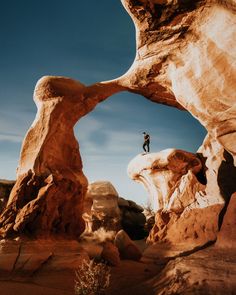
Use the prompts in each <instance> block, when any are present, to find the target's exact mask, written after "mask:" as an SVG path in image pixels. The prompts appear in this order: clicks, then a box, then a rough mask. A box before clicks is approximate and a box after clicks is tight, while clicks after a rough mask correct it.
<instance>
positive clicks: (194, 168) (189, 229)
mask: <svg viewBox="0 0 236 295" xmlns="http://www.w3.org/2000/svg"><path fill="white" fill-rule="evenodd" d="M201 173H202V164H201V161H200V160H199V158H198V157H197V156H196V155H195V154H192V153H188V152H185V151H182V150H175V149H167V150H164V151H161V152H159V153H152V154H147V155H138V156H137V157H136V158H134V159H133V160H132V161H131V162H130V164H129V166H128V174H129V176H130V177H131V178H132V179H133V180H135V181H137V182H140V183H142V184H143V185H144V187H145V188H146V189H147V191H148V192H149V194H150V196H151V197H152V201H153V204H154V208H155V210H156V211H157V213H156V216H155V225H154V227H153V228H152V230H151V232H150V234H149V238H148V241H149V242H151V243H153V242H158V241H161V242H168V243H172V244H174V245H176V244H178V245H180V244H183V245H184V244H185V243H186V242H188V246H189V247H190V248H194V247H197V246H200V245H203V244H205V243H207V242H209V241H214V240H215V239H216V234H217V232H218V216H219V213H220V211H221V209H222V207H223V204H224V201H223V199H222V198H221V199H217V198H214V196H212V195H207V194H206V185H205V184H202V183H201V182H199V180H198V178H197V177H200V176H201V175H200V174H201Z"/></svg>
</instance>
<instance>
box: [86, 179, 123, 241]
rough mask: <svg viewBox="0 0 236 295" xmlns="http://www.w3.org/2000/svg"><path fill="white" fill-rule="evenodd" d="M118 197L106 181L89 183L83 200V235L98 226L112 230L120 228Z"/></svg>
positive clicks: (98, 227)
mask: <svg viewBox="0 0 236 295" xmlns="http://www.w3.org/2000/svg"><path fill="white" fill-rule="evenodd" d="M118 197H119V196H118V193H117V191H116V189H115V188H114V186H113V185H112V184H111V183H110V182H108V181H96V182H93V183H90V184H89V186H88V191H87V194H86V196H85V200H84V211H85V212H84V214H83V219H84V221H85V231H84V233H83V236H84V237H85V236H86V235H90V234H92V233H93V232H94V231H97V230H99V229H100V228H103V229H104V230H105V231H114V232H116V231H118V230H119V229H120V228H121V225H120V222H121V212H120V209H119V206H118Z"/></svg>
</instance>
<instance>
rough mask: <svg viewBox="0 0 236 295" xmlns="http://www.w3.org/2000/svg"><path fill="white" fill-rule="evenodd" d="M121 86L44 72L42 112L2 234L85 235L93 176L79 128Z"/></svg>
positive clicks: (39, 97) (0, 221) (27, 142)
mask: <svg viewBox="0 0 236 295" xmlns="http://www.w3.org/2000/svg"><path fill="white" fill-rule="evenodd" d="M118 90H121V87H118V86H117V85H114V83H112V82H111V83H98V84H95V85H92V86H90V87H86V86H84V85H83V84H81V83H79V82H77V81H74V80H72V79H68V78H63V77H44V78H42V79H41V80H40V81H39V82H38V83H37V85H36V88H35V93H34V100H35V103H36V105H37V108H38V112H37V115H36V118H35V120H34V122H33V124H32V126H31V128H30V130H29V131H28V133H27V135H26V137H25V139H24V142H23V145H22V150H21V156H20V162H19V167H18V170H17V182H16V184H15V186H14V188H13V190H12V192H11V195H10V198H9V201H8V204H7V208H6V209H5V211H4V212H3V213H2V215H1V216H0V235H1V236H3V237H8V236H11V235H19V234H22V233H24V234H30V235H34V236H39V235H42V236H47V235H54V234H56V235H58V234H59V235H69V236H79V235H80V233H81V232H82V231H83V229H84V223H83V220H82V217H81V215H82V211H83V208H82V207H83V197H84V194H85V192H86V188H87V179H86V177H85V176H84V174H83V172H82V162H81V158H80V153H79V145H78V142H77V141H76V139H75V136H74V132H73V127H74V125H75V123H76V122H77V121H78V119H79V118H80V117H82V116H84V115H85V114H87V113H88V112H90V111H91V110H92V109H93V108H94V107H95V106H96V105H97V103H98V102H100V101H102V100H104V99H105V98H106V97H108V96H110V95H111V94H113V93H115V92H117V91H118Z"/></svg>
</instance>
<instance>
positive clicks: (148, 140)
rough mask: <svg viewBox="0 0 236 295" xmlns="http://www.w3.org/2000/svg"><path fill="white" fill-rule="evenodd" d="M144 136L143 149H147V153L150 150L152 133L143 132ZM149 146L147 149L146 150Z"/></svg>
mask: <svg viewBox="0 0 236 295" xmlns="http://www.w3.org/2000/svg"><path fill="white" fill-rule="evenodd" d="M143 137H144V143H143V150H144V151H145V153H147V152H148V153H149V151H150V146H149V145H150V135H149V134H147V133H146V132H143ZM146 147H147V150H146Z"/></svg>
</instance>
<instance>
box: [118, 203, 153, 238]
mask: <svg viewBox="0 0 236 295" xmlns="http://www.w3.org/2000/svg"><path fill="white" fill-rule="evenodd" d="M118 205H119V208H120V211H121V226H122V229H123V230H124V231H125V232H126V233H127V234H128V235H129V237H130V238H131V239H133V240H139V239H143V238H144V237H146V236H147V235H148V232H147V231H146V229H145V223H146V217H145V215H144V214H143V208H142V207H141V206H139V205H137V204H136V203H135V202H133V201H130V200H125V199H123V198H121V197H120V198H119V200H118Z"/></svg>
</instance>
